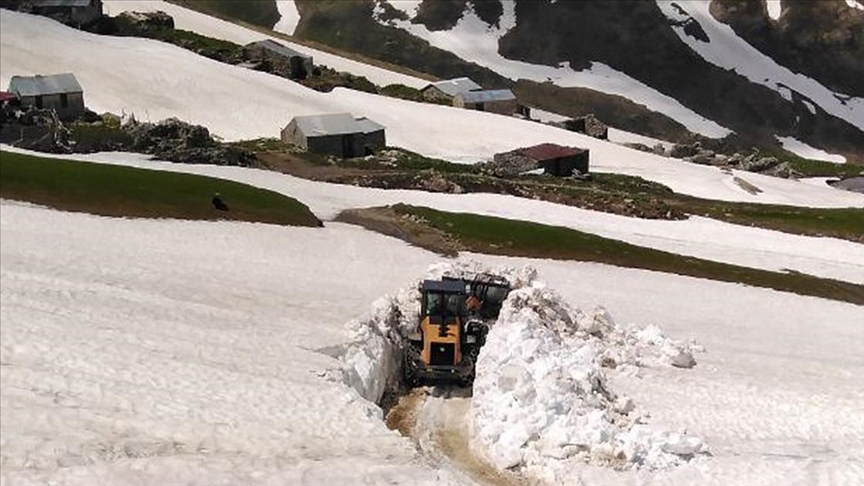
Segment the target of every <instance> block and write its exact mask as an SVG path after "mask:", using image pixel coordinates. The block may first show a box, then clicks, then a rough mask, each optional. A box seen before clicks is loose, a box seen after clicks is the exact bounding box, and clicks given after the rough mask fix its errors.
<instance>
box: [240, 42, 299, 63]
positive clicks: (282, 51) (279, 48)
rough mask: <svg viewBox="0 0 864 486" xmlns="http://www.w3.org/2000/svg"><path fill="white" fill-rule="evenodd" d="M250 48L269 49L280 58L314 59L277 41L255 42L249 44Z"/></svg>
mask: <svg viewBox="0 0 864 486" xmlns="http://www.w3.org/2000/svg"><path fill="white" fill-rule="evenodd" d="M249 46H259V47H263V48H264V49H267V50H268V51H272V52H275V53H276V54H279V55H280V56H285V57H302V58H305V59H312V56H310V55H308V54H303V53H302V52H297V51H295V50H294V49H291V48H290V47H288V46H285V45H282V44H280V43H278V42H276V41H273V40H270V39H265V40H261V41H258V42H253V43H251V44H249Z"/></svg>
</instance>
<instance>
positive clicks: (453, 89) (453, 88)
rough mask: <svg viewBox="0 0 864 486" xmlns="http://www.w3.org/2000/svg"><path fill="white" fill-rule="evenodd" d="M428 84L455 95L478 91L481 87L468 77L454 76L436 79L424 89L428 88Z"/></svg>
mask: <svg viewBox="0 0 864 486" xmlns="http://www.w3.org/2000/svg"><path fill="white" fill-rule="evenodd" d="M430 86H434V87H436V88H438V89H439V90H441V91H442V92H443V93H445V94H447V95H450V96H456V95H458V94H459V93H465V92H468V91H478V90H482V89H483V87H482V86H480V85H479V84H477V83H475V82H474V81H472V80H471V79H470V78H456V79H447V80H445V81H438V82H437V83H432V84H430V85H429V86H426V88H424V89H428V88H429V87H430Z"/></svg>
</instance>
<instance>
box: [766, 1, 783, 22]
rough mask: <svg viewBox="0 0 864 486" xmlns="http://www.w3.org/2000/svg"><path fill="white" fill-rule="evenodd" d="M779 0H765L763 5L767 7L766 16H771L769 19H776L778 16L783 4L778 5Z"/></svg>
mask: <svg viewBox="0 0 864 486" xmlns="http://www.w3.org/2000/svg"><path fill="white" fill-rule="evenodd" d="M780 1H781V0H765V7H767V8H768V16H769V17H771V20H777V19H779V18H780V14H781V13H782V12H783V6H782V5H780Z"/></svg>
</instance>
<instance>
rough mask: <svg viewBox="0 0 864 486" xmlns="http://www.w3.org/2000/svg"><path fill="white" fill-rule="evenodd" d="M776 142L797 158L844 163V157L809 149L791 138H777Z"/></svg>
mask: <svg viewBox="0 0 864 486" xmlns="http://www.w3.org/2000/svg"><path fill="white" fill-rule="evenodd" d="M777 140H779V141H780V143H781V144H782V145H783V148H784V149H785V150H788V151H789V152H792V153H793V154H795V155H797V156H799V157H804V158H805V159H813V160H824V161H825V162H834V163H835V164H843V163H846V157H844V156H842V155H837V154H829V153H828V152H826V151H824V150H821V149H817V148H815V147H811V146H809V145H807V144H806V143H804V142H802V141H800V140H798V139H795V138H793V137H777Z"/></svg>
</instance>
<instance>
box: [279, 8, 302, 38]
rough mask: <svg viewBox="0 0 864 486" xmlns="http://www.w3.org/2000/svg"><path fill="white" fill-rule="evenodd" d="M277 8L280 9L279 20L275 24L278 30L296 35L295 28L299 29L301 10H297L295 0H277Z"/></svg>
mask: <svg viewBox="0 0 864 486" xmlns="http://www.w3.org/2000/svg"><path fill="white" fill-rule="evenodd" d="M276 8H278V9H279V15H280V18H279V21H278V22H276V25H274V26H273V30H275V31H276V32H282V33H283V34H288V35H294V30H295V29H297V24H299V23H300V12H298V11H297V5H295V4H294V0H276Z"/></svg>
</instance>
